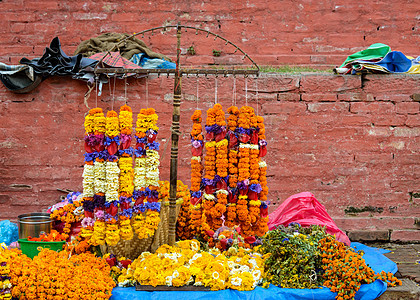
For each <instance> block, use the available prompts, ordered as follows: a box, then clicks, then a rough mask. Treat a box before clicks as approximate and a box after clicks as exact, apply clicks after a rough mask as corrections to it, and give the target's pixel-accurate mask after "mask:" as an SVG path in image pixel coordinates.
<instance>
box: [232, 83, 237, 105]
mask: <svg viewBox="0 0 420 300" xmlns="http://www.w3.org/2000/svg"><path fill="white" fill-rule="evenodd" d="M232 96H233V97H232V105H233V106H236V77H235V76H233V93H232Z"/></svg>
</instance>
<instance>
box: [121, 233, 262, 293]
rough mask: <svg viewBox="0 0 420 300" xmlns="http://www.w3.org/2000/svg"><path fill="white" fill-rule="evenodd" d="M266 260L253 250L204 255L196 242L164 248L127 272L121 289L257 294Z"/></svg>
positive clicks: (135, 264) (213, 251)
mask: <svg viewBox="0 0 420 300" xmlns="http://www.w3.org/2000/svg"><path fill="white" fill-rule="evenodd" d="M265 258H266V257H264V256H262V255H261V254H259V253H255V252H253V251H252V250H249V249H242V248H239V249H236V248H230V249H229V250H228V251H226V252H224V253H221V252H220V250H218V249H216V248H213V249H210V250H209V251H208V252H207V251H200V244H199V242H198V241H196V240H185V241H179V242H178V243H177V244H176V246H173V247H172V246H169V245H163V246H161V247H160V248H159V249H158V250H157V251H156V253H154V254H152V253H149V252H144V253H142V255H140V257H139V258H137V259H136V260H135V261H133V263H132V264H131V265H130V266H129V268H128V269H124V270H123V272H122V274H121V275H120V276H119V278H118V282H119V285H120V286H128V285H134V284H136V283H139V284H141V285H152V286H154V287H156V286H158V285H167V286H175V287H178V286H184V285H195V286H205V287H210V288H211V290H223V289H228V288H230V289H235V290H240V291H249V290H253V289H254V288H255V287H256V286H257V285H258V284H260V283H261V282H262V279H263V275H264V274H263V272H264V266H263V265H264V260H265Z"/></svg>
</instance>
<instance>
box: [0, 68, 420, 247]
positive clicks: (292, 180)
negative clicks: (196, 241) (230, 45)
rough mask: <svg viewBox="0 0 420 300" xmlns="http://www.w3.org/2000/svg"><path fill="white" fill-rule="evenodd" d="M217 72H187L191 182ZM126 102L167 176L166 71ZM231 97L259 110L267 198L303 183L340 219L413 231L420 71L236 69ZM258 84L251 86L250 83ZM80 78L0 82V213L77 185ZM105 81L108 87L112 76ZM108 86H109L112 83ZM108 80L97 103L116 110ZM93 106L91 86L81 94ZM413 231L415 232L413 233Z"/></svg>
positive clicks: (225, 90)
mask: <svg viewBox="0 0 420 300" xmlns="http://www.w3.org/2000/svg"><path fill="white" fill-rule="evenodd" d="M215 81H216V79H215V78H210V77H209V78H205V77H200V79H199V101H198V102H197V101H196V95H197V94H196V90H197V80H196V78H195V77H190V78H185V77H184V78H183V80H182V86H183V100H182V101H183V102H182V105H181V112H182V117H181V131H182V135H181V137H180V145H179V153H180V155H179V178H180V179H181V180H183V181H184V182H186V183H189V153H190V152H189V149H190V145H189V142H190V139H189V130H190V128H191V123H190V119H189V118H190V116H191V114H192V112H193V111H194V109H195V108H196V107H197V106H198V107H199V108H200V109H203V110H206V109H207V108H209V107H210V106H212V105H213V104H214V101H215V87H214V86H215ZM233 83H234V79H233V78H231V77H228V78H223V77H219V78H217V98H218V101H219V102H220V103H222V105H223V107H224V109H225V110H226V109H227V107H228V106H230V105H232V103H233V101H234V99H233V96H232V94H233V93H232V92H233ZM128 84H129V85H128V87H127V103H128V104H129V105H130V106H131V107H132V108H133V110H134V112H138V111H139V110H140V108H144V107H147V106H152V107H154V108H155V109H156V110H157V113H158V115H159V126H160V132H159V135H158V137H159V141H160V143H161V150H160V154H161V157H162V168H161V178H162V179H165V180H168V177H169V160H170V124H171V115H172V106H171V99H172V98H171V97H172V94H171V93H172V89H173V86H172V85H173V78H172V77H169V79H168V78H167V77H166V76H163V77H162V76H161V77H160V78H154V79H149V80H148V90H149V93H148V95H147V94H146V89H145V79H137V80H135V79H129V80H128ZM235 84H236V88H237V99H236V103H237V105H239V106H241V105H244V104H246V103H248V104H249V105H251V106H252V107H254V109H255V110H258V113H259V114H261V115H263V116H264V118H265V123H266V128H267V140H268V142H269V146H268V149H269V154H268V156H267V159H266V160H267V162H268V165H269V169H268V183H269V188H270V194H269V199H270V200H271V201H272V205H273V207H275V206H277V205H278V204H279V203H281V202H282V201H283V200H285V199H286V198H287V197H289V196H290V195H292V194H295V193H298V192H302V191H310V192H312V193H314V194H315V196H316V197H317V198H318V199H319V200H320V202H321V203H322V204H323V205H325V207H326V208H327V211H328V212H329V213H330V214H331V216H332V217H333V218H334V219H335V221H336V222H337V223H338V225H339V226H340V227H342V228H343V229H345V230H385V231H387V230H390V229H393V230H394V232H395V233H396V234H397V235H395V238H397V237H398V236H399V237H398V238H402V239H404V238H407V234H410V236H409V238H410V239H413V234H414V237H415V238H416V239H419V237H418V234H419V231H418V230H417V231H407V230H412V229H415V228H416V225H415V224H414V222H415V219H416V218H420V180H419V177H420V153H419V150H420V146H419V145H420V113H419V107H420V102H419V101H420V98H419V97H420V95H419V93H420V88H419V86H420V77H419V76H414V75H411V76H409V75H383V76H379V75H377V76H374V75H368V76H366V78H365V80H363V81H362V80H361V77H359V76H335V75H327V74H318V75H313V74H312V75H287V74H284V75H279V74H262V75H261V76H260V78H259V79H258V81H257V82H256V80H255V79H252V78H248V79H247V87H248V90H247V91H245V79H244V78H236V79H235ZM256 86H258V97H257V94H256V93H255V90H256ZM86 90H87V88H86V85H85V84H84V83H81V82H79V81H74V80H71V79H66V78H51V79H47V80H46V81H44V82H43V83H42V84H41V85H40V86H39V87H38V88H37V89H36V90H35V91H33V92H32V93H30V94H26V95H17V94H12V93H10V92H8V91H6V90H5V89H4V88H1V89H0V120H1V122H0V170H1V174H0V218H1V219H15V218H16V217H17V215H19V214H21V213H24V212H32V211H40V210H42V209H44V208H46V207H48V206H49V205H51V204H53V203H55V202H56V201H58V198H59V196H60V195H63V194H62V193H60V192H58V191H57V190H56V189H57V188H61V189H65V188H68V189H72V190H80V189H81V183H82V178H81V174H82V166H83V152H84V150H83V132H84V129H83V118H84V114H85V113H86V112H87V111H88V109H87V108H86V107H85V106H84V103H83V94H84V93H85V92H86ZM111 90H113V87H112V85H111ZM111 94H113V92H111ZM124 95H125V89H124V82H117V85H116V89H115V101H112V96H111V95H110V94H109V88H108V87H107V86H105V88H104V94H103V96H102V97H99V98H98V100H97V101H98V106H100V107H102V108H103V109H104V110H109V109H111V107H112V106H113V107H114V109H118V108H119V107H120V106H121V105H122V104H123V103H124V102H125V97H124ZM88 103H89V105H90V106H91V107H94V106H95V105H96V97H95V96H94V95H92V96H91V98H90V99H89V101H88ZM416 234H417V236H416Z"/></svg>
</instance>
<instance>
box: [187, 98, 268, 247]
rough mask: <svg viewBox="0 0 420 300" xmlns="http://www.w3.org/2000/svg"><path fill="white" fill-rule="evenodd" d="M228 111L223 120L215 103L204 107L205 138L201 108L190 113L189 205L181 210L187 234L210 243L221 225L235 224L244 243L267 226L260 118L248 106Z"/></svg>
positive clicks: (263, 147)
mask: <svg viewBox="0 0 420 300" xmlns="http://www.w3.org/2000/svg"><path fill="white" fill-rule="evenodd" d="M228 113H229V117H228V118H227V123H226V119H225V113H224V111H223V110H222V106H221V105H220V104H216V105H214V107H213V108H210V109H209V110H208V111H207V119H206V126H205V129H206V135H205V139H206V142H205V143H204V142H203V134H202V126H201V121H202V118H201V111H199V110H197V111H195V112H194V114H193V116H192V117H191V119H192V121H193V129H192V131H191V143H192V155H193V156H192V159H191V205H190V208H186V207H185V209H186V210H187V209H188V210H189V214H190V218H189V224H188V229H189V231H190V232H191V234H193V235H194V236H196V237H200V236H201V237H203V238H204V239H205V240H207V241H208V242H209V245H210V246H213V245H214V242H215V240H214V239H215V238H217V237H216V236H214V234H215V232H216V231H217V230H218V229H219V228H221V227H222V226H227V227H230V228H233V227H234V226H237V225H239V226H240V228H241V231H240V232H241V235H242V236H243V237H244V238H245V239H246V241H247V242H248V243H249V244H252V243H254V242H255V237H262V236H263V235H264V234H265V233H266V232H267V231H268V227H267V221H268V217H267V214H268V211H267V207H268V205H267V204H268V203H267V193H268V188H267V177H266V172H267V165H266V163H265V162H264V161H262V160H261V158H262V157H264V156H265V155H266V153H267V150H266V145H267V143H266V141H265V127H264V123H263V121H264V120H263V118H262V117H260V116H256V115H255V113H254V110H253V108H252V107H249V106H244V107H241V108H240V109H238V108H237V107H235V106H232V107H230V108H229V109H228ZM203 148H204V149H205V156H204V165H203V160H202V156H203ZM203 170H204V172H203ZM203 173H204V174H203ZM186 230H187V229H184V231H186Z"/></svg>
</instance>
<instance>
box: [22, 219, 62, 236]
mask: <svg viewBox="0 0 420 300" xmlns="http://www.w3.org/2000/svg"><path fill="white" fill-rule="evenodd" d="M53 221H54V220H52V219H51V218H50V214H49V213H30V214H23V215H20V216H18V225H19V238H20V239H26V238H28V236H31V237H39V235H40V234H41V232H42V231H43V232H45V233H50V232H51V229H52V224H53Z"/></svg>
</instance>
